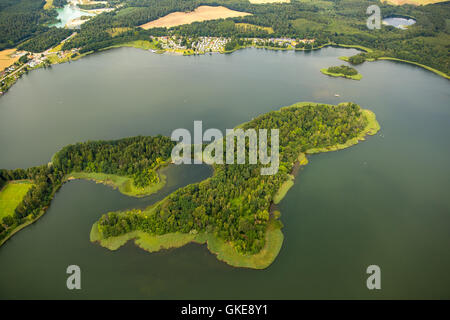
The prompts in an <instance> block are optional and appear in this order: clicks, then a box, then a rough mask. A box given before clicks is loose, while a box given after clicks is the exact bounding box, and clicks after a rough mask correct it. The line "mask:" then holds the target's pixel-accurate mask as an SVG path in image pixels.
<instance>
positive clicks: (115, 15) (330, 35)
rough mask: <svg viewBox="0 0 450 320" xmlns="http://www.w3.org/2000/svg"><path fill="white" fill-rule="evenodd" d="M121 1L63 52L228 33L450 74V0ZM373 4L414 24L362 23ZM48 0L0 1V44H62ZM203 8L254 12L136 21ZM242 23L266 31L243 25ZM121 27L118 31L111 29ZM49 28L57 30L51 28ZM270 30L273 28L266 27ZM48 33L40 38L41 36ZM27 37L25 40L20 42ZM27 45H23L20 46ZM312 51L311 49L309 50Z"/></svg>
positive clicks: (83, 28) (86, 25)
mask: <svg viewBox="0 0 450 320" xmlns="http://www.w3.org/2000/svg"><path fill="white" fill-rule="evenodd" d="M108 2H109V5H111V6H112V5H117V4H122V7H120V8H117V9H116V10H115V11H113V12H106V13H102V14H100V15H98V16H96V17H94V18H92V19H90V20H88V21H87V22H85V23H84V24H83V25H82V26H81V30H80V31H79V32H78V34H77V35H76V36H75V37H74V38H73V39H71V40H70V41H67V42H66V43H64V46H63V49H65V50H66V49H71V48H81V51H82V52H88V51H98V50H100V49H102V48H106V47H110V46H112V45H118V44H121V43H126V42H130V41H133V40H147V39H148V38H149V36H150V35H154V36H161V35H167V34H169V33H170V34H173V35H179V36H192V37H197V36H219V37H232V38H236V39H239V38H245V37H258V38H271V37H290V38H300V39H304V38H308V39H315V40H316V41H315V43H314V46H313V48H314V47H320V46H323V45H324V44H327V43H336V44H346V45H361V46H364V47H367V48H371V49H372V50H373V54H372V56H373V58H375V59H376V58H378V57H392V58H396V59H399V60H406V61H412V62H415V63H417V64H419V65H420V64H422V65H426V66H429V67H431V68H434V69H437V70H439V71H442V72H444V73H446V74H447V75H449V74H450V66H449V60H450V59H449V58H448V52H449V48H450V34H449V32H450V25H449V24H448V23H447V21H448V20H449V19H450V2H444V3H437V4H432V5H426V6H413V5H403V6H392V5H389V4H386V3H381V2H378V3H377V2H374V1H369V0H345V1H344V0H333V1H325V0H319V1H291V2H290V3H282V4H251V3H250V2H249V1H247V0H130V1H126V2H125V1H122V0H110V1H108ZM374 3H377V4H378V5H379V6H380V8H381V12H382V15H383V16H384V17H387V16H393V15H394V16H408V17H413V18H414V19H416V21H417V23H416V24H414V25H413V26H410V27H409V28H408V29H407V30H399V29H396V28H394V27H391V26H382V29H381V30H369V29H368V28H367V26H366V21H367V18H368V15H367V14H366V9H367V7H368V6H369V5H373V4H374ZM44 4H45V1H44V0H42V1H39V0H38V1H36V0H6V1H2V3H1V4H0V49H5V48H12V47H16V46H18V45H19V44H22V46H21V48H23V49H27V50H30V51H42V50H45V49H47V48H49V47H51V46H53V45H55V44H56V43H57V42H58V41H61V40H62V39H64V38H65V37H66V36H67V32H65V31H63V30H60V31H52V32H50V31H49V30H50V29H49V28H48V27H47V26H46V25H48V24H49V23H51V22H54V21H55V18H56V12H55V10H44V9H43V6H44ZM200 5H211V6H225V7H227V8H229V9H231V10H236V11H241V12H248V13H251V14H252V15H249V16H244V17H237V18H229V19H226V20H223V19H220V20H212V21H204V22H195V23H192V24H190V25H182V26H177V27H174V28H171V29H169V30H167V29H165V28H154V29H149V30H142V29H141V28H139V27H138V26H139V25H142V24H144V23H147V22H149V21H152V20H156V19H158V18H161V17H163V16H165V15H167V14H170V13H173V12H177V11H180V12H187V11H192V10H194V9H195V8H197V7H198V6H200ZM242 23H246V24H251V25H256V26H260V27H264V28H242V27H241V25H242ZM118 28H123V30H126V31H124V32H122V33H112V32H111V30H117V29H118ZM52 29H54V28H52ZM269 30H270V31H269ZM44 33H47V34H46V35H45V36H40V35H42V34H44ZM27 40H30V41H29V42H28V43H26V42H25V41H27ZM24 42H25V43H24ZM313 48H312V49H313Z"/></svg>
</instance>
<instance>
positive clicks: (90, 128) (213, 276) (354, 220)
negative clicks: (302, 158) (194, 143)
mask: <svg viewBox="0 0 450 320" xmlns="http://www.w3.org/2000/svg"><path fill="white" fill-rule="evenodd" d="M356 52H357V51H356V50H353V49H341V48H339V49H338V48H325V49H322V50H319V51H313V52H274V51H266V50H257V49H246V50H240V51H237V52H235V53H233V54H230V55H220V54H213V55H205V56H191V57H183V56H171V55H157V54H152V53H150V52H148V51H143V50H138V49H133V48H120V49H114V50H110V51H105V52H102V53H98V54H95V55H91V56H88V57H85V58H83V59H81V60H79V61H76V62H72V63H67V64H62V65H57V66H54V67H52V68H51V69H40V70H36V71H33V72H30V73H29V74H28V75H25V76H23V78H21V79H20V80H19V81H18V82H17V83H16V84H15V85H14V86H13V87H12V88H11V89H10V90H9V91H8V93H7V94H6V95H5V96H3V97H1V98H0V150H2V152H1V154H0V167H2V168H15V167H28V166H33V165H38V164H42V163H46V162H48V161H49V160H50V157H51V155H52V154H53V153H54V152H56V151H57V150H59V149H60V148H61V147H62V146H64V145H66V144H69V143H74V142H77V141H85V140H89V139H91V140H92V139H115V138H122V137H126V136H133V135H139V134H141V135H155V134H165V135H170V133H171V132H172V130H174V129H176V128H187V129H192V127H193V121H194V120H203V127H204V128H205V129H206V128H219V129H226V128H233V127H234V126H236V125H237V124H240V123H242V122H244V121H247V120H249V119H251V118H253V117H255V116H257V115H259V114H261V113H265V112H268V111H270V110H277V109H279V108H280V107H282V106H286V105H290V104H292V103H295V102H297V101H317V102H323V103H333V104H335V103H339V102H343V101H353V102H356V103H358V104H360V105H361V106H363V107H365V108H369V109H371V110H373V111H374V112H375V113H376V115H377V118H378V121H379V122H380V124H381V131H380V132H379V134H377V135H376V136H373V137H370V138H368V139H367V140H366V141H364V142H362V143H360V144H358V145H357V146H354V147H351V148H349V149H346V150H342V151H338V152H332V153H325V154H319V155H314V156H311V157H310V158H309V159H310V163H309V164H308V165H307V166H306V167H305V168H304V169H303V170H301V171H300V173H299V175H298V176H297V179H296V180H295V185H294V186H293V188H292V189H291V190H290V191H289V193H288V194H287V196H286V197H285V199H284V200H283V201H282V202H281V203H280V205H279V208H280V210H281V213H282V217H281V219H282V221H283V223H284V225H285V227H284V228H283V233H284V235H285V240H284V243H283V247H282V249H281V252H280V254H279V256H278V257H277V259H276V260H275V262H274V263H273V264H272V265H271V266H270V267H269V268H267V269H265V270H250V269H241V268H233V267H230V266H228V265H226V264H225V263H223V262H220V261H218V260H217V259H216V257H215V256H214V255H212V254H211V253H210V252H209V251H208V250H207V249H206V247H205V246H201V245H197V244H189V245H187V246H185V247H182V248H178V249H174V250H168V251H164V252H158V253H153V254H150V253H147V252H145V251H143V250H141V249H139V248H137V247H136V246H134V244H133V243H131V242H130V243H128V244H127V245H125V246H124V247H122V248H121V249H119V250H117V251H115V252H112V251H109V250H107V249H105V248H102V247H100V246H99V245H97V244H92V243H90V242H89V232H90V229H91V226H92V224H93V223H94V222H95V221H97V220H98V218H99V217H100V216H101V215H102V214H103V213H105V212H107V211H109V210H117V209H125V208H132V207H142V206H145V205H147V204H149V203H153V202H154V201H156V200H157V199H160V198H162V197H163V196H164V195H165V194H167V193H168V192H170V191H171V190H174V189H175V188H176V186H178V185H184V184H186V183H190V182H193V181H198V180H202V179H204V178H205V177H206V176H208V175H209V174H210V171H209V170H208V169H207V167H196V166H192V167H180V168H178V167H172V168H171V170H175V171H171V172H172V173H173V174H169V178H168V182H169V184H170V185H169V186H168V187H166V188H165V189H164V190H162V191H161V192H160V193H158V194H156V195H154V196H153V197H149V198H144V199H132V198H128V197H126V196H124V195H121V194H120V193H119V192H117V191H115V190H112V189H110V188H108V187H106V186H103V185H99V184H95V183H92V182H88V181H72V182H70V183H68V184H66V185H64V186H63V187H62V188H61V190H60V191H59V192H58V193H57V194H56V196H55V199H54V201H53V202H52V204H51V206H50V208H49V210H48V212H47V213H46V214H45V215H44V216H43V217H42V218H41V219H40V220H38V221H37V222H36V223H35V224H33V225H32V226H30V227H27V228H26V229H24V230H22V231H20V232H19V233H18V234H16V235H15V236H14V237H13V238H11V239H10V240H9V241H7V242H6V243H5V244H4V245H3V246H2V247H0V270H1V272H0V298H42V299H46V298H59V299H60V298H86V299H91V298H136V299H139V298H145V299H165V298H174V299H179V298H180V299H182V298H185V299H188V298H204V299H213V298H230V299H238V298H244V299H250V298H255V299H258V298H269V299H278V298H287V299H301V298H324V299H335V298H339V299H348V298H349V299H352V298H367V299H378V298H384V299H386V298H398V299H406V298H415V299H417V298H420V299H421V298H447V299H448V298H450V274H449V272H448V270H450V251H449V247H450V232H449V230H450V197H448V190H450V168H449V165H448V164H449V163H450V148H449V144H448V137H449V136H450V107H449V101H450V91H449V82H448V80H446V79H444V78H441V77H439V76H437V75H435V74H433V73H431V72H428V71H426V70H423V69H420V68H418V67H415V66H412V65H407V64H401V63H394V62H390V61H377V62H366V63H364V64H362V65H360V66H358V70H359V72H360V73H361V74H362V75H363V79H362V80H361V81H351V80H348V79H340V78H332V77H327V76H325V75H323V74H321V73H320V69H321V68H324V67H328V66H331V65H336V64H340V63H341V62H340V60H338V57H339V56H349V55H352V54H354V53H356ZM335 94H339V95H340V97H335V96H334V95H335ZM177 170H178V171H177ZM71 264H77V265H79V266H80V267H81V275H82V289H81V290H79V291H69V290H67V289H66V277H67V275H66V273H65V270H66V267H67V266H68V265H71ZM372 264H376V265H379V266H380V268H381V276H382V277H381V279H382V280H381V281H382V283H381V285H382V290H380V291H376V292H375V291H369V290H368V289H367V288H366V278H367V275H366V268H367V266H369V265H372Z"/></svg>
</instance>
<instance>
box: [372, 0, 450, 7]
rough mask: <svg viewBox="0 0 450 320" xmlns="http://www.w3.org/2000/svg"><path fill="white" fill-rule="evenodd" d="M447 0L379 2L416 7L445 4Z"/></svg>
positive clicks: (390, 0)
mask: <svg viewBox="0 0 450 320" xmlns="http://www.w3.org/2000/svg"><path fill="white" fill-rule="evenodd" d="M445 1H448V0H381V2H387V3H389V4H393V5H397V6H401V5H403V4H412V5H416V6H420V5H423V6H424V5H427V4H432V3H438V2H445Z"/></svg>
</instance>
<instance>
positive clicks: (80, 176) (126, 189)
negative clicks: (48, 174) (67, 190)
mask: <svg viewBox="0 0 450 320" xmlns="http://www.w3.org/2000/svg"><path fill="white" fill-rule="evenodd" d="M162 169H163V168H161V169H160V170H157V171H156V173H157V174H158V176H159V178H160V181H159V182H158V183H156V184H152V185H150V186H147V187H145V188H142V190H140V189H137V188H135V187H134V186H133V181H132V177H129V176H120V175H117V174H106V173H98V172H71V173H69V174H67V175H66V176H65V177H64V183H65V182H69V181H73V180H87V181H94V182H95V183H100V184H103V185H105V186H107V187H111V188H113V189H114V190H118V191H119V192H120V193H122V194H124V195H126V196H129V197H135V198H142V197H147V196H149V195H152V194H154V193H156V192H158V191H159V190H161V189H162V188H163V187H164V186H165V185H166V183H167V176H166V175H165V174H164V173H163V172H161V171H162Z"/></svg>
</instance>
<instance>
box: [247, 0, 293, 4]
mask: <svg viewBox="0 0 450 320" xmlns="http://www.w3.org/2000/svg"><path fill="white" fill-rule="evenodd" d="M248 1H250V3H253V4H263V3H289V2H291V1H290V0H248Z"/></svg>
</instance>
